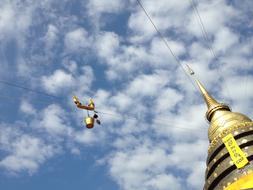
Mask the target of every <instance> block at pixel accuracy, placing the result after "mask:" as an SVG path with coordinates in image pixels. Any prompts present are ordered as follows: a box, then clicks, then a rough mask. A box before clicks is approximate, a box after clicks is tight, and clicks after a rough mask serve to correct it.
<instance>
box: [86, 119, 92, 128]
mask: <svg viewBox="0 0 253 190" xmlns="http://www.w3.org/2000/svg"><path fill="white" fill-rule="evenodd" d="M85 124H86V127H87V128H89V129H91V128H93V127H94V118H92V117H86V118H85Z"/></svg>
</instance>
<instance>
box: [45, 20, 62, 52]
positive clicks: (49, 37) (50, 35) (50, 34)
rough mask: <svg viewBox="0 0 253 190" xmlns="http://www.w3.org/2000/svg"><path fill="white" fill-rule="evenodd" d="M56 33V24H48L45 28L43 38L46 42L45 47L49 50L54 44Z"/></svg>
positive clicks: (57, 31)
mask: <svg viewBox="0 0 253 190" xmlns="http://www.w3.org/2000/svg"><path fill="white" fill-rule="evenodd" d="M58 33H59V30H58V28H57V27H56V26H54V25H52V24H49V25H48V30H47V33H46V35H45V37H44V39H45V42H46V47H47V48H48V49H49V50H50V49H51V48H52V47H53V46H54V44H55V42H56V40H57V38H58Z"/></svg>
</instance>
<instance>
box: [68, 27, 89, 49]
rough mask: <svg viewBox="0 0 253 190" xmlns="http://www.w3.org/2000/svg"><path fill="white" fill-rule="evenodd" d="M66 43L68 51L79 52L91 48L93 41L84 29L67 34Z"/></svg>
mask: <svg viewBox="0 0 253 190" xmlns="http://www.w3.org/2000/svg"><path fill="white" fill-rule="evenodd" d="M64 43H65V48H66V49H67V51H71V52H78V51H83V50H84V49H85V48H87V47H89V45H90V43H91V39H90V38H89V36H88V33H87V32H86V30H85V29H84V28H77V29H75V30H73V31H70V32H69V33H67V34H66V36H65V39H64Z"/></svg>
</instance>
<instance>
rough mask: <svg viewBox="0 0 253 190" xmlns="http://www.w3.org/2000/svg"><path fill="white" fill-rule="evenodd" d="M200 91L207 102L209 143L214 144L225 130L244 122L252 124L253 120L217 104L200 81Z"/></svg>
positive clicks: (198, 82) (198, 83)
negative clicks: (216, 138)
mask: <svg viewBox="0 0 253 190" xmlns="http://www.w3.org/2000/svg"><path fill="white" fill-rule="evenodd" d="M196 83H197V85H198V87H199V90H200V92H201V94H202V96H203V98H204V100H205V102H206V105H207V108H208V110H207V112H206V118H207V120H208V121H209V122H210V127H209V130H208V138H209V141H210V142H212V141H213V140H214V139H215V137H217V136H219V134H221V133H222V132H223V131H224V130H226V129H229V128H231V127H233V126H235V125H238V124H240V123H243V122H251V119H250V118H248V117H247V116H245V115H243V114H241V113H234V112H231V110H230V108H229V106H227V105H225V104H222V103H219V102H217V101H216V100H215V99H214V98H213V97H212V96H211V95H210V94H209V93H208V92H207V90H206V89H205V88H204V86H203V85H202V84H201V83H200V81H198V80H196Z"/></svg>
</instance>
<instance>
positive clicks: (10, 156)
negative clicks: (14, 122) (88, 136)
mask: <svg viewBox="0 0 253 190" xmlns="http://www.w3.org/2000/svg"><path fill="white" fill-rule="evenodd" d="M13 127H14V126H11V128H12V129H11V128H10V127H7V126H1V127H0V128H1V131H2V132H1V134H2V135H4V138H2V136H1V138H0V139H1V140H0V149H1V150H3V151H5V152H6V153H7V154H6V156H5V157H3V158H2V159H1V160H0V167H2V168H5V169H6V170H8V171H9V172H11V173H13V174H17V173H19V172H22V171H28V172H29V173H30V174H33V173H34V172H36V171H37V170H38V168H39V166H40V165H41V164H43V163H44V162H45V161H46V160H47V159H49V158H51V157H52V156H53V155H55V154H56V153H58V149H57V148H56V147H54V146H53V145H49V144H46V143H45V142H44V141H43V140H42V139H40V138H37V137H34V136H31V135H26V134H23V133H22V132H20V131H18V130H17V129H15V128H13Z"/></svg>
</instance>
